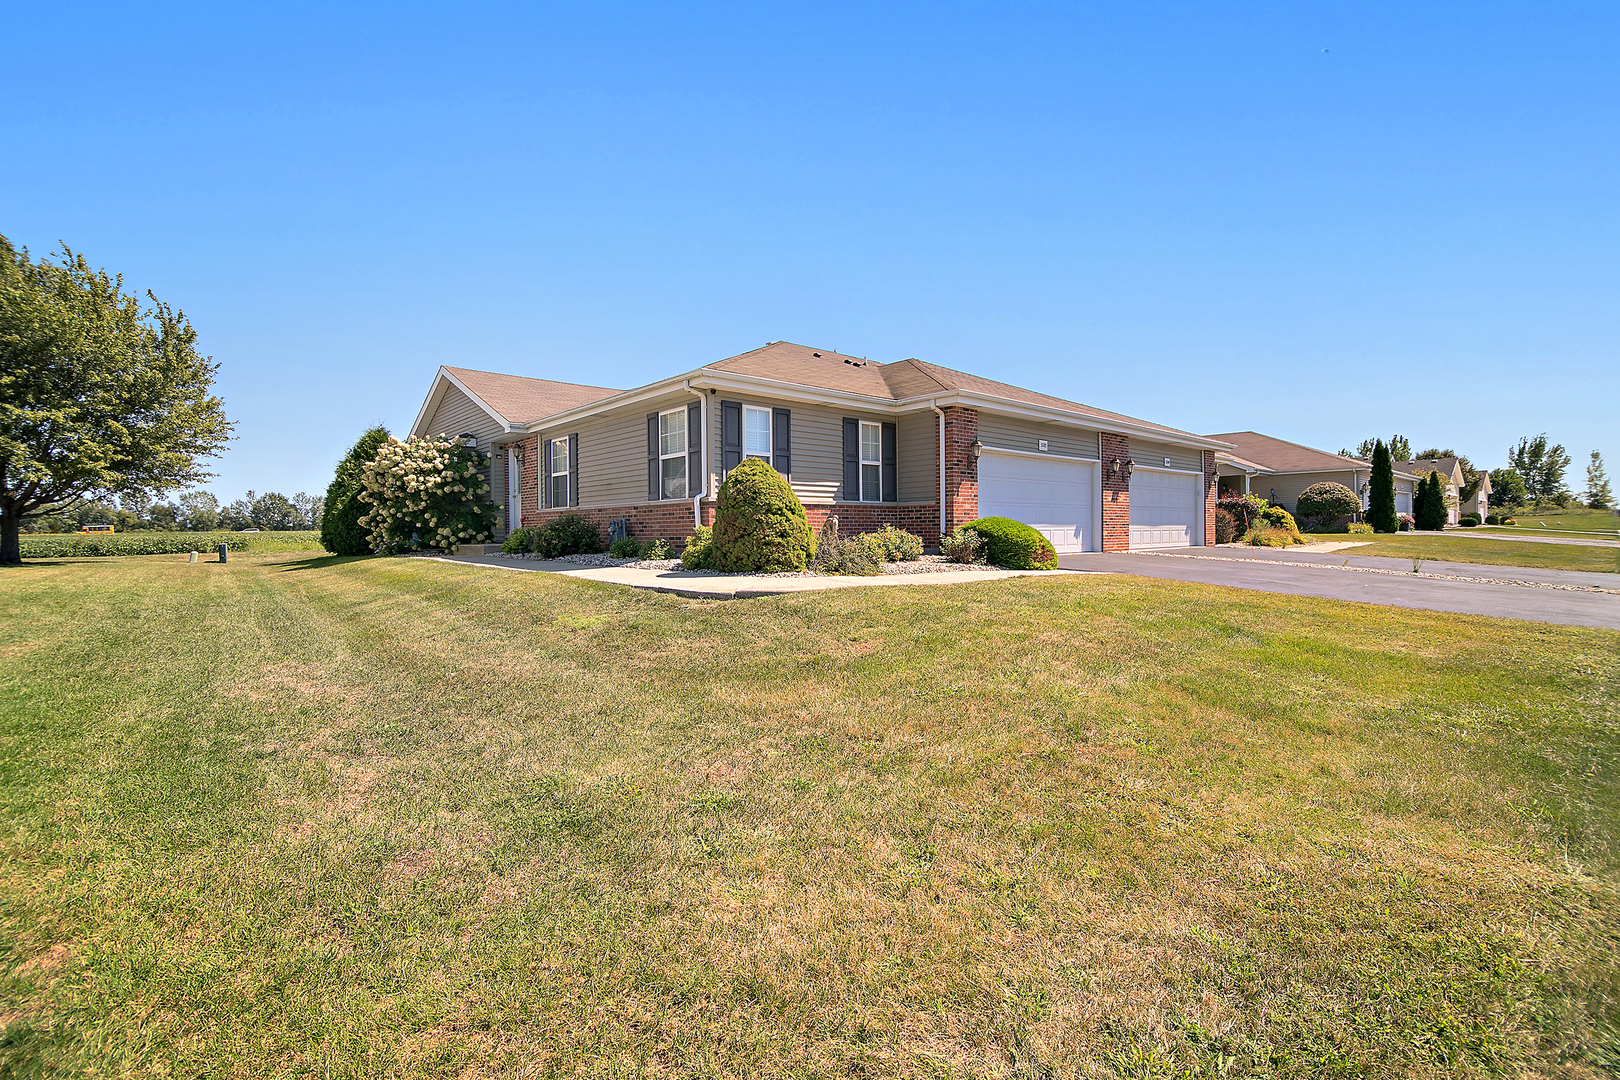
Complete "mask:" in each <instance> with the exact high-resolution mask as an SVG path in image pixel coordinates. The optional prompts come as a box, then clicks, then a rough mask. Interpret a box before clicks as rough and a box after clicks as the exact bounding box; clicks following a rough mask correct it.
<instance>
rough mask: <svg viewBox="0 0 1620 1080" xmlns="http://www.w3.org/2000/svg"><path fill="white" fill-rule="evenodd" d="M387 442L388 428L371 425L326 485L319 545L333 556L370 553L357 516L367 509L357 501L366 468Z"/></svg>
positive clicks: (362, 485)
mask: <svg viewBox="0 0 1620 1080" xmlns="http://www.w3.org/2000/svg"><path fill="white" fill-rule="evenodd" d="M387 441H388V429H387V428H385V427H382V426H378V427H374V428H372V429H371V430H370V431H367V432H366V433H365V434H364V435H361V436H360V438H359V440H358V441H357V442H356V443H355V444H354V445H353V446H351V447H349V452H348V453H347V454H344V455H343V460H342V461H340V462H338V466H337V471H336V473H335V474H334V475H333V477H332V482H331V483H330V484H328V485H327V486H326V502H325V503H324V504H323V510H322V512H321V547H323V548H325V549H326V550H327V551H330V552H331V553H332V554H334V555H370V554H371V535H370V533H369V532H367V530H366V528H365V526H363V525H361V524H360V518H361V517H362V516H364V515H365V513H366V512H367V511H368V510H369V509H370V508H369V507H368V506H366V504H365V503H363V502H361V501H360V489H361V488H362V487H364V484H363V482H362V478H363V475H364V471H365V467H366V466H367V465H368V464H370V463H371V460H372V458H375V457H376V456H377V451H378V450H381V449H382V446H383V444H384V443H386V442H387Z"/></svg>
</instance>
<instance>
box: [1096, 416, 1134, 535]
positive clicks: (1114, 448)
mask: <svg viewBox="0 0 1620 1080" xmlns="http://www.w3.org/2000/svg"><path fill="white" fill-rule="evenodd" d="M1130 457H1131V440H1130V439H1129V437H1127V436H1125V435H1115V434H1113V433H1112V432H1108V431H1105V432H1103V433H1102V549H1103V550H1104V551H1129V550H1130V549H1131V481H1130V478H1129V477H1127V476H1126V475H1125V462H1127V461H1129V460H1130ZM1116 458H1117V459H1118V460H1119V466H1120V467H1119V475H1118V476H1115V475H1114V470H1113V465H1112V463H1113V461H1114V460H1115V459H1116Z"/></svg>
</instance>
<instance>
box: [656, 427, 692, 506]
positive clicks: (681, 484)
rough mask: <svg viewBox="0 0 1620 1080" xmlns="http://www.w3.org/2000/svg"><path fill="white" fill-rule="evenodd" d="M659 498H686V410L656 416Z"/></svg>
mask: <svg viewBox="0 0 1620 1080" xmlns="http://www.w3.org/2000/svg"><path fill="white" fill-rule="evenodd" d="M658 468H659V475H660V476H661V477H662V487H661V488H660V489H659V490H660V493H661V495H660V497H661V498H665V499H684V498H686V410H685V409H675V410H673V411H671V412H666V413H659V414H658Z"/></svg>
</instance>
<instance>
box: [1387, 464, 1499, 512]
mask: <svg viewBox="0 0 1620 1080" xmlns="http://www.w3.org/2000/svg"><path fill="white" fill-rule="evenodd" d="M1395 467H1396V468H1397V469H1402V470H1404V471H1406V472H1409V473H1414V474H1416V475H1417V476H1420V477H1422V476H1428V475H1429V474H1430V473H1432V472H1433V473H1439V474H1440V480H1441V482H1442V483H1443V484H1444V485H1445V496H1446V524H1447V525H1455V524H1457V522H1459V521H1461V520H1462V516H1463V515H1464V514H1470V513H1477V514H1478V515H1479V520H1481V521H1484V520H1485V515H1486V514H1488V513H1490V510H1489V509H1488V508H1487V507H1488V505H1489V504H1488V502H1487V496H1489V495H1490V493H1491V487H1490V484H1491V481H1490V477H1489V476H1486V477H1484V478H1482V479H1481V481H1480V485H1479V490H1478V491H1476V492H1474V495H1473V497H1472V498H1470V499H1469V500H1468V505H1467V506H1464V505H1463V502H1462V497H1461V495H1462V489H1463V486H1464V485H1465V484H1466V483H1467V478H1466V477H1465V476H1463V470H1462V462H1460V461H1458V460H1457V459H1456V458H1452V457H1447V458H1418V459H1417V460H1416V461H1397V462H1396V463H1395Z"/></svg>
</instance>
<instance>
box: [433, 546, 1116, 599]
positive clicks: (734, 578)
mask: <svg viewBox="0 0 1620 1080" xmlns="http://www.w3.org/2000/svg"><path fill="white" fill-rule="evenodd" d="M417 557H418V558H431V559H435V560H437V561H439V562H452V563H468V564H471V565H475V566H494V567H498V568H500V569H502V570H538V571H542V572H544V573H548V574H561V575H562V576H563V577H572V578H581V579H583V580H586V581H605V582H608V583H609V584H612V585H628V586H630V587H631V588H633V589H651V590H653V591H654V592H667V593H675V594H676V595H677V596H687V597H691V598H693V599H696V600H746V599H749V598H750V597H756V596H783V595H786V594H788V593H802V592H819V591H821V590H823V589H859V588H871V587H874V586H884V585H961V584H964V583H967V582H972V581H1004V580H1006V579H1007V578H1014V577H1065V576H1069V575H1073V574H1076V573H1100V572H1102V571H1098V570H958V571H943V572H940V573H934V574H879V575H878V576H876V577H783V578H778V577H750V576H748V575H743V574H705V573H699V572H696V571H691V570H637V569H633V568H631V567H628V566H580V565H579V564H578V563H570V562H558V561H555V560H551V559H503V558H501V557H500V556H498V555H432V556H427V555H424V556H417Z"/></svg>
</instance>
